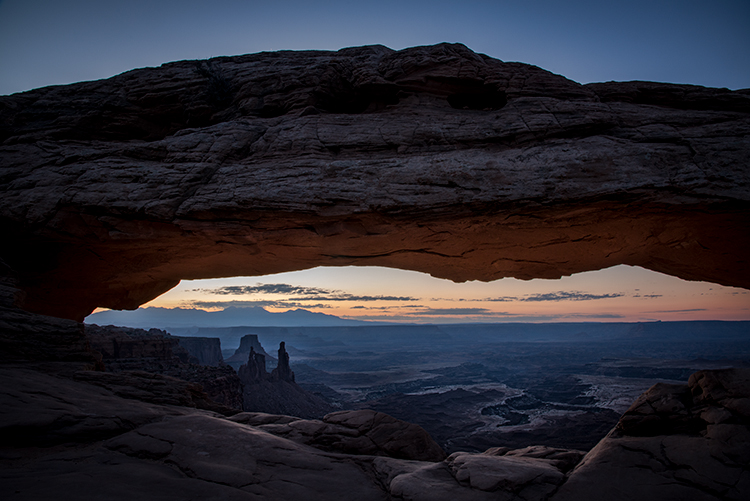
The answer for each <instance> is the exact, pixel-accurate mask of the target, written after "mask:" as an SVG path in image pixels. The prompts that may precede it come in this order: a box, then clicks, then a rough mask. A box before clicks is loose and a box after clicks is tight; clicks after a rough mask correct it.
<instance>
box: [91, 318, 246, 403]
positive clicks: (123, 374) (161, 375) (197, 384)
mask: <svg viewBox="0 0 750 501" xmlns="http://www.w3.org/2000/svg"><path fill="white" fill-rule="evenodd" d="M85 331H86V337H87V339H88V341H89V343H90V346H91V348H92V349H93V350H95V351H96V352H98V353H100V354H101V357H102V362H103V367H104V368H105V369H106V370H107V371H109V372H115V373H117V376H113V375H110V376H100V375H91V374H89V375H88V376H87V377H88V379H87V381H88V382H93V383H94V384H104V385H106V384H108V383H109V382H115V384H118V385H119V386H128V385H130V386H133V387H138V388H143V387H145V388H146V390H147V391H149V387H151V386H153V387H163V389H162V390H160V391H159V392H156V393H155V394H154V395H153V396H151V397H149V399H146V400H147V401H149V402H157V403H158V402H160V401H161V400H160V398H161V399H163V401H170V402H171V401H174V398H175V397H174V396H172V394H171V393H175V394H177V395H180V397H179V398H181V399H183V400H185V401H186V402H193V401H195V402H198V404H197V405H198V407H200V408H205V409H213V410H217V411H220V410H221V409H219V408H218V407H217V408H214V407H215V405H214V406H213V407H212V404H210V403H203V400H207V401H213V402H215V403H216V404H219V406H226V407H228V408H229V409H236V410H241V409H242V391H243V388H242V383H241V381H240V378H239V377H238V376H237V374H236V373H235V372H234V370H233V369H232V368H231V367H229V366H226V365H224V364H221V365H219V364H217V365H216V366H213V365H204V364H201V363H199V362H200V361H199V360H198V358H196V357H194V356H193V355H191V354H190V353H189V351H188V350H187V349H186V348H185V347H184V346H183V344H182V343H183V342H184V338H178V337H175V336H171V335H169V333H167V332H166V331H163V330H159V329H150V330H148V331H147V330H144V329H134V328H130V327H116V326H113V325H108V326H103V327H102V326H99V325H95V324H86V326H85ZM189 339H190V341H192V340H193V339H191V338H189ZM194 339H196V340H197V341H198V342H193V343H192V344H188V346H189V347H191V348H193V351H194V352H197V353H198V354H199V355H200V354H201V353H203V354H204V355H205V354H206V353H204V352H206V351H207V352H208V354H207V355H208V358H209V361H213V360H212V359H213V358H215V354H216V353H217V352H218V354H219V357H221V348H220V343H219V339H215V340H213V341H215V342H213V341H212V342H208V343H207V342H205V340H206V339H207V338H194ZM206 348H209V349H206ZM78 376H79V377H82V376H81V375H80V374H79V375H78ZM91 378H95V379H91ZM191 384H192V385H191ZM170 387H171V388H170ZM204 392H205V393H204ZM160 395H162V396H161V397H160ZM144 398H145V397H144ZM180 405H186V404H185V403H182V404H180ZM222 412H226V411H222Z"/></svg>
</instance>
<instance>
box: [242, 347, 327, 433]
mask: <svg viewBox="0 0 750 501" xmlns="http://www.w3.org/2000/svg"><path fill="white" fill-rule="evenodd" d="M256 341H257V340H256ZM259 346H260V345H259ZM260 349H261V350H262V349H263V348H262V347H260ZM237 372H238V375H239V378H240V380H241V381H242V384H243V385H244V390H243V394H242V399H243V406H242V408H243V410H245V411H249V412H264V413H269V414H288V415H292V416H298V417H302V418H319V417H321V416H323V415H325V414H327V413H329V412H331V411H332V410H333V406H332V405H331V404H329V403H328V402H326V401H325V400H323V399H322V398H320V397H319V396H317V395H315V394H313V393H311V392H308V391H306V390H304V389H302V388H301V387H300V386H299V385H298V384H297V383H295V382H294V373H293V372H292V370H291V368H290V366H289V354H288V353H287V352H286V349H285V347H284V342H283V341H282V342H281V344H280V345H279V358H278V362H277V366H276V368H275V369H274V370H273V371H271V373H270V374H269V373H268V372H266V357H265V356H264V355H263V354H262V353H256V351H255V347H254V346H251V347H250V353H248V358H247V363H245V364H244V365H242V366H241V367H240V368H239V370H238V371H237Z"/></svg>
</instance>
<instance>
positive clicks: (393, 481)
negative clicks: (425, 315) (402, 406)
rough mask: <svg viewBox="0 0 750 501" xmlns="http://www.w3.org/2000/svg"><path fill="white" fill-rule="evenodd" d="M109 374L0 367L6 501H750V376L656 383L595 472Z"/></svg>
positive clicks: (368, 419) (556, 456) (371, 421)
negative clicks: (241, 404)
mask: <svg viewBox="0 0 750 501" xmlns="http://www.w3.org/2000/svg"><path fill="white" fill-rule="evenodd" d="M86 373H88V374H89V375H90V379H87V378H86V377H85V376H84V375H83V374H86ZM101 376H116V374H109V373H101V372H98V373H97V372H94V371H79V372H78V373H76V374H74V375H73V377H68V376H62V375H60V374H57V375H55V374H50V373H43V372H39V371H37V370H31V369H29V368H28V367H25V366H16V367H10V366H8V365H4V366H2V367H0V444H1V445H0V497H2V499H18V500H38V499H50V500H67V499H83V498H87V497H91V493H95V496H96V497H97V498H100V499H112V500H119V499H122V500H130V499H143V500H163V499H192V498H199V499H230V500H260V499H263V500H283V499H305V500H311V501H312V500H321V501H323V500H326V501H329V500H338V499H340V500H349V499H354V498H356V499H363V500H370V499H372V500H383V501H385V500H390V499H399V500H411V501H436V500H446V501H448V500H450V501H469V500H471V501H475V500H488V501H489V500H498V499H500V500H507V501H511V500H523V501H567V500H576V501H579V500H584V501H586V500H602V499H606V500H613V501H616V500H631V499H642V500H644V501H652V500H653V501H656V500H663V499H675V500H677V499H679V500H683V499H686V500H687V499H689V500H710V501H718V500H744V499H747V493H748V492H750V470H748V464H749V460H750V458H749V457H748V451H750V447H748V445H749V444H750V432H749V431H748V429H749V428H748V415H750V414H749V413H748V410H749V408H748V395H749V394H750V388H749V387H748V384H749V383H748V382H749V381H750V370H747V369H744V370H737V369H731V370H720V371H701V372H698V373H696V374H694V375H693V376H691V378H690V380H689V382H688V384H687V385H656V386H654V387H653V388H651V389H650V390H649V391H648V392H647V393H645V394H644V395H643V396H642V397H641V398H639V399H638V400H637V401H636V402H635V403H634V404H633V406H632V407H631V408H630V409H629V410H628V412H627V413H626V414H625V415H624V416H623V419H622V420H621V421H620V423H619V424H618V426H617V427H616V428H615V429H614V430H613V431H612V433H611V434H610V435H609V436H608V437H607V438H605V439H603V440H602V442H601V443H600V444H599V445H598V446H597V447H595V448H594V449H592V450H591V451H590V452H589V453H588V454H586V455H585V457H583V460H582V461H581V457H582V456H584V453H582V452H580V451H574V450H565V449H554V448H550V447H542V446H537V447H527V448H524V449H515V450H513V449H509V448H507V447H495V448H492V449H489V450H487V451H486V452H484V453H468V452H456V453H454V454H451V455H450V456H448V457H447V458H446V457H445V455H444V453H443V452H442V451H441V450H440V448H439V447H438V446H437V445H436V444H435V442H433V441H432V440H431V439H430V437H429V436H428V435H427V434H426V433H425V432H424V430H422V429H421V428H419V427H418V426H415V425H410V424H409V423H405V422H403V421H399V420H397V419H394V418H392V417H390V416H387V415H385V414H382V413H377V412H374V411H345V412H338V413H334V414H330V415H328V416H325V417H324V418H323V419H322V420H304V419H299V418H296V417H291V416H279V415H277V416H274V415H269V414H258V413H254V414H253V413H239V414H235V415H234V416H231V417H228V418H227V417H225V416H222V415H221V414H217V413H214V412H210V411H209V410H205V409H196V408H195V407H194V406H193V405H191V402H180V401H174V400H170V401H164V402H163V403H161V404H157V403H155V402H153V401H151V400H150V399H151V398H152V396H151V395H150V394H148V392H146V391H144V387H140V388H139V387H131V388H130V390H129V391H128V390H127V382H126V381H124V380H123V381H120V383H122V384H119V385H118V384H115V382H114V381H112V382H111V384H103V382H102V379H101ZM175 395H177V394H175ZM664 422H667V423H672V424H673V425H674V426H672V425H669V426H663V423H664ZM576 465H577V466H576Z"/></svg>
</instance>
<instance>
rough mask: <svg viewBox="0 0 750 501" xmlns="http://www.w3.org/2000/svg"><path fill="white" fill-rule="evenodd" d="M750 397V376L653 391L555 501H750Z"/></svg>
mask: <svg viewBox="0 0 750 501" xmlns="http://www.w3.org/2000/svg"><path fill="white" fill-rule="evenodd" d="M749 393H750V369H725V370H715V371H700V372H696V373H695V374H693V375H692V376H690V379H689V381H688V384H686V385H665V384H657V385H655V386H653V387H652V388H651V389H650V390H649V391H647V392H646V393H644V394H643V395H642V396H641V397H639V398H638V400H636V402H635V403H633V405H632V406H631V407H630V409H628V411H627V412H626V413H625V414H624V415H623V417H622V419H621V420H620V422H619V423H618V425H617V426H616V427H615V429H614V430H612V432H610V434H609V435H608V436H607V437H606V438H604V439H603V440H602V441H601V442H600V443H599V444H598V445H597V446H596V447H594V449H592V450H591V451H590V452H589V453H588V454H587V455H586V457H585V458H584V460H583V462H582V463H581V464H580V465H578V467H576V469H575V470H574V471H573V472H572V474H571V475H570V478H569V479H568V481H567V482H566V483H565V485H564V486H562V488H561V489H560V491H559V492H558V493H557V495H556V496H555V497H554V498H553V499H555V500H589V499H591V500H594V499H609V500H613V501H615V500H626V499H644V500H652V499H653V500H660V499H700V500H703V499H706V500H719V499H722V500H723V499H727V500H741V499H747V494H748V492H750V470H748V467H747V466H748V464H750V405H748V403H749V402H750V399H748V394H749Z"/></svg>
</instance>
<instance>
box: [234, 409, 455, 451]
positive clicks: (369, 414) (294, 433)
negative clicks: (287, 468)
mask: <svg viewBox="0 0 750 501" xmlns="http://www.w3.org/2000/svg"><path fill="white" fill-rule="evenodd" d="M231 420H232V421H235V422H238V423H244V424H248V425H252V426H255V427H257V428H260V429H262V430H264V431H267V432H269V433H273V434H274V435H278V436H280V437H284V438H287V439H289V440H293V441H295V442H298V443H301V444H306V445H310V446H312V447H315V448H317V449H321V450H324V451H329V452H341V453H344V454H358V455H371V456H388V457H392V458H398V459H413V460H418V461H442V460H443V459H445V452H443V450H442V449H441V448H440V446H439V445H438V444H437V443H435V441H434V440H432V438H431V437H430V435H429V434H427V432H426V431H424V429H422V428H421V427H420V426H417V425H415V424H411V423H407V422H406V421H401V420H400V419H396V418H394V417H391V416H389V415H387V414H383V413H382V412H375V411H369V410H360V411H339V412H334V413H332V414H328V415H326V416H325V417H323V419H321V420H305V419H299V418H296V417H292V416H279V415H273V414H267V413H251V412H243V413H240V414H236V415H235V416H232V418H231Z"/></svg>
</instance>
